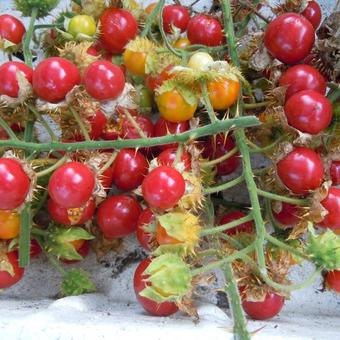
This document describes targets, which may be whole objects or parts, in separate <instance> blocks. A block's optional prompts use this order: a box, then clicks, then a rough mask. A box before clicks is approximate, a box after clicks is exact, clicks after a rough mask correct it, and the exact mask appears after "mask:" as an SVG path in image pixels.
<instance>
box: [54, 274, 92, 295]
mask: <svg viewBox="0 0 340 340" xmlns="http://www.w3.org/2000/svg"><path fill="white" fill-rule="evenodd" d="M95 290H96V286H95V285H94V283H93V282H92V281H91V279H90V277H89V274H88V273H87V272H86V271H85V270H83V269H78V268H76V269H71V270H69V271H67V272H66V273H64V275H63V281H62V284H61V291H60V294H61V296H71V295H81V294H86V293H92V292H94V291H95Z"/></svg>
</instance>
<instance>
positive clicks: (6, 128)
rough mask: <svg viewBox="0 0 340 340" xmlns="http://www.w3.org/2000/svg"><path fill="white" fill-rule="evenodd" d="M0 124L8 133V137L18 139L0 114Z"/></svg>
mask: <svg viewBox="0 0 340 340" xmlns="http://www.w3.org/2000/svg"><path fill="white" fill-rule="evenodd" d="M0 126H1V127H2V128H3V129H4V130H5V131H6V133H7V134H8V137H10V138H11V139H13V140H18V137H17V136H16V134H15V133H14V131H13V130H12V129H11V128H10V127H9V125H8V124H7V123H6V121H5V120H4V119H3V118H2V117H1V116H0Z"/></svg>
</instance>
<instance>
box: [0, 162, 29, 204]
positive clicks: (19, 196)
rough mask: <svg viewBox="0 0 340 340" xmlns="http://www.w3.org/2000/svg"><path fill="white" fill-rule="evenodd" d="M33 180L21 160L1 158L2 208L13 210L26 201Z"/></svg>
mask: <svg viewBox="0 0 340 340" xmlns="http://www.w3.org/2000/svg"><path fill="white" fill-rule="evenodd" d="M30 185H31V181H30V178H29V177H28V176H27V174H26V173H25V171H24V169H23V167H22V166H21V164H20V162H18V161H17V160H16V159H12V158H0V197H1V199H0V210H13V209H16V208H18V207H19V206H20V205H21V204H23V203H24V201H25V199H26V196H27V194H28V192H29V190H30Z"/></svg>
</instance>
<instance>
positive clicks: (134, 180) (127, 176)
mask: <svg viewBox="0 0 340 340" xmlns="http://www.w3.org/2000/svg"><path fill="white" fill-rule="evenodd" d="M147 173H148V161H147V160H146V158H145V157H144V156H143V155H142V154H141V153H140V152H139V151H137V150H134V149H123V150H120V151H119V153H118V155H117V157H116V159H115V160H114V163H113V182H114V184H115V185H116V187H117V188H118V189H120V190H124V191H128V190H133V189H136V188H137V187H138V186H139V185H141V184H142V182H143V179H144V177H145V176H146V175H147Z"/></svg>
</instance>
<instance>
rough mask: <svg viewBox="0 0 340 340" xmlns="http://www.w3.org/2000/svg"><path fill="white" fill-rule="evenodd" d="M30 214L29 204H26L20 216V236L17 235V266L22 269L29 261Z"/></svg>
mask: <svg viewBox="0 0 340 340" xmlns="http://www.w3.org/2000/svg"><path fill="white" fill-rule="evenodd" d="M31 225H32V212H31V204H30V203H26V204H25V207H24V209H23V210H22V212H21V214H20V235H19V266H20V267H21V268H24V267H26V266H28V264H29V261H30V241H31V237H30V234H31Z"/></svg>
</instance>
